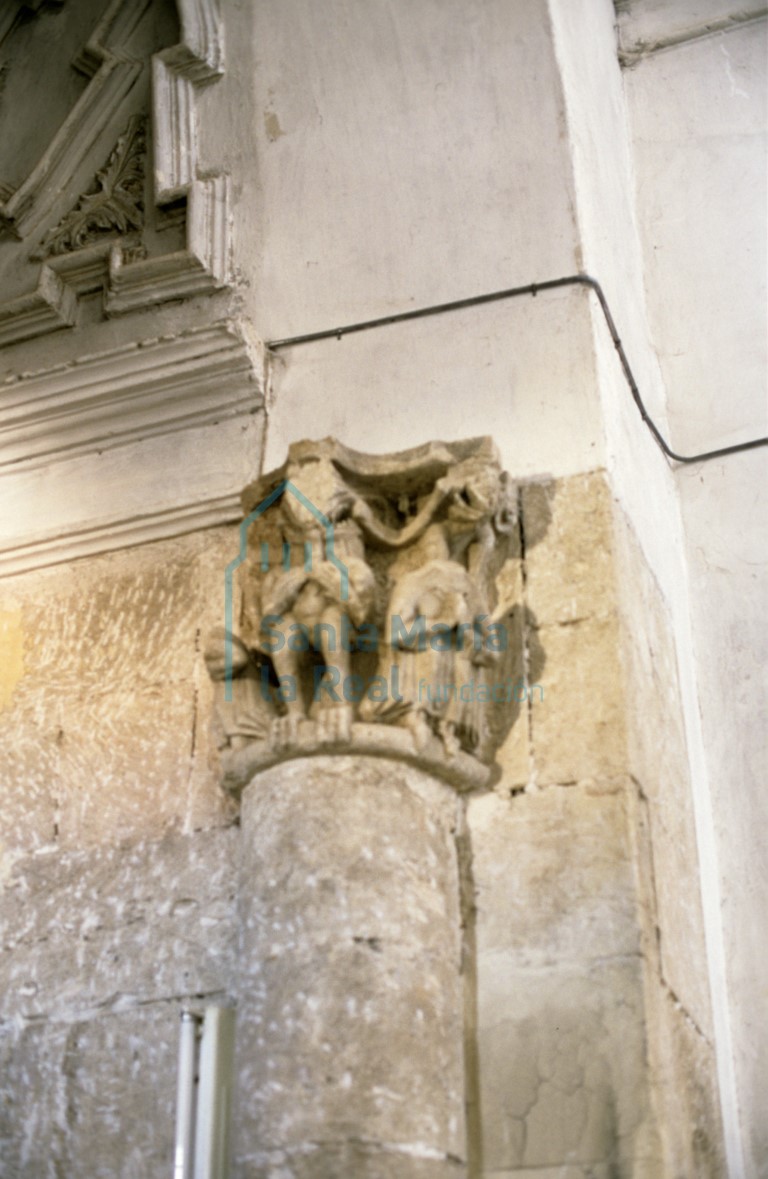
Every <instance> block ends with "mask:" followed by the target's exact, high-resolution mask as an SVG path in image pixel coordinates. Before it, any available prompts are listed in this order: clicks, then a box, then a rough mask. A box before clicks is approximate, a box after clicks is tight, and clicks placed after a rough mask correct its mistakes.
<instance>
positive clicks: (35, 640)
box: [0, 472, 717, 1179]
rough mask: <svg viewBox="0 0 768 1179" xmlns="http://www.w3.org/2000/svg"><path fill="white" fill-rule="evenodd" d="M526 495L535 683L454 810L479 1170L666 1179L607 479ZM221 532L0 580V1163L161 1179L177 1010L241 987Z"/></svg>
mask: <svg viewBox="0 0 768 1179" xmlns="http://www.w3.org/2000/svg"><path fill="white" fill-rule="evenodd" d="M520 505H521V543H520V556H519V558H517V565H516V575H517V577H518V584H519V590H520V595H521V608H520V610H519V611H517V612H516V617H517V623H518V625H519V627H520V629H521V631H522V633H523V635H524V640H525V663H526V667H527V674H528V678H529V681H530V686H531V688H532V687H533V684H538V685H540V688H541V691H540V692H538V691H534V690H532V691H531V693H530V696H531V699H530V700H529V701H528V702H526V703H524V704H523V705H522V706H521V709H520V715H519V717H518V720H517V722H516V724H515V726H514V728H513V729H512V731H511V733H510V735H509V737H508V739H507V741H506V743H505V746H504V748H503V750H502V754H501V757H500V761H501V765H502V770H503V772H502V776H501V779H500V781H499V783H498V785H497V786H496V787H495V788H494V789H493V790H490V791H488V792H486V793H484V794H481V795H477V796H474V797H472V798H471V800H470V803H469V810H468V832H467V835H466V850H467V851H468V852H469V853H470V867H469V871H470V873H471V881H472V885H473V888H474V896H475V911H474V913H471V912H468V913H467V914H465V919H466V926H467V928H466V930H465V937H466V938H467V939H468V942H469V944H470V945H471V946H472V947H473V948H474V949H475V950H476V958H475V967H474V971H472V970H470V972H469V973H470V975H471V974H474V977H468V979H467V982H468V995H469V1003H468V1011H469V1015H468V1018H469V1024H470V1030H472V1027H473V1025H474V1024H476V1031H477V1035H476V1037H473V1036H470V1037H469V1050H468V1059H467V1072H468V1076H469V1086H468V1094H467V1098H468V1107H469V1132H470V1147H471V1149H470V1157H471V1161H472V1166H473V1168H474V1170H473V1172H471V1173H472V1174H474V1175H475V1176H477V1177H479V1176H485V1177H486V1179H508V1177H511V1176H513V1175H514V1176H516V1177H517V1179H523V1177H526V1176H532V1175H534V1174H535V1175H536V1176H537V1179H552V1177H553V1176H554V1175H555V1174H557V1175H560V1176H562V1175H563V1174H567V1176H568V1179H585V1177H586V1176H599V1177H601V1179H602V1177H605V1179H607V1177H608V1176H609V1175H610V1176H617V1175H618V1176H622V1177H623V1176H627V1177H629V1176H633V1179H637V1177H644V1179H645V1177H647V1179H650V1177H651V1176H661V1175H666V1174H667V1173H668V1172H667V1171H666V1170H664V1169H663V1168H662V1164H661V1162H660V1159H659V1143H658V1140H657V1136H656V1133H655V1129H654V1117H653V1111H652V1108H651V1092H650V1086H649V1072H648V1061H649V1050H648V1045H647V1038H646V1017H645V1005H646V1004H647V1003H648V1002H650V1001H651V1000H653V996H654V994H655V992H654V991H653V989H652V988H649V986H648V983H647V969H646V965H645V964H646V962H647V961H648V960H649V954H650V953H651V951H652V947H650V948H649V942H648V937H647V927H648V923H649V922H650V923H651V925H652V924H653V921H654V920H655V917H654V916H653V914H654V913H655V901H654V899H653V897H652V896H651V895H650V893H649V891H648V890H649V888H650V886H649V885H648V884H647V882H645V877H644V876H643V873H642V871H641V872H638V870H637V864H636V862H635V860H636V855H637V852H636V850H635V849H636V847H638V846H640V843H641V840H639V837H638V836H637V831H638V830H642V829H644V828H641V827H640V826H639V824H640V821H641V819H642V795H641V791H640V789H639V787H638V785H637V783H636V782H635V781H634V779H633V777H632V775H631V772H630V765H629V762H628V753H627V749H628V746H627V707H626V696H625V686H624V685H625V671H624V668H623V666H622V663H621V658H620V616H619V609H618V604H617V596H616V592H615V586H614V563H613V556H612V505H611V500H610V494H609V492H608V489H607V485H606V482H605V480H604V477H603V475H602V474H601V473H599V472H596V473H592V474H588V475H579V476H575V477H572V478H569V479H561V480H553V481H551V482H547V483H530V484H525V485H524V486H523V487H522V489H521V492H520ZM235 549H236V529H235V528H231V529H230V528H222V529H211V530H208V531H205V532H201V533H197V534H195V535H192V536H189V537H186V538H183V539H180V540H176V541H168V542H162V543H159V544H156V545H149V546H145V547H144V548H142V549H134V550H124V551H121V552H118V553H113V554H110V555H107V556H104V557H99V558H94V559H88V560H83V561H80V562H76V563H74V564H71V565H69V566H67V567H55V568H51V569H49V570H46V571H43V572H39V573H36V574H30V575H26V576H24V577H18V578H15V579H9V580H8V581H6V582H5V583H4V585H3V591H2V600H1V602H0V609H2V615H1V616H0V617H2V620H3V628H2V631H0V634H2V641H3V644H4V652H7V656H5V657H4V659H3V662H2V666H3V673H4V676H5V680H4V683H3V699H4V701H5V705H4V708H3V711H2V712H0V742H2V765H3V770H2V776H1V778H0V782H1V783H2V785H1V787H0V788H1V789H2V800H3V809H4V813H5V815H6V823H5V824H4V829H5V832H6V845H5V847H4V849H3V861H2V862H3V877H2V878H3V886H4V891H3V897H2V914H3V916H2V920H3V950H2V955H1V956H0V992H2V994H3V995H4V999H3V1007H2V1009H1V1010H0V1021H1V1022H0V1044H2V1052H3V1059H4V1062H5V1063H4V1067H3V1070H2V1077H3V1080H2V1088H3V1094H2V1096H3V1099H4V1101H3V1105H2V1108H3V1111H4V1112H3V1114H2V1115H1V1116H2V1119H3V1121H2V1124H0V1169H2V1172H3V1174H7V1175H9V1176H14V1177H15V1176H19V1177H24V1179H26V1177H32V1176H34V1177H35V1179H38V1177H41V1179H42V1177H45V1176H48V1175H50V1176H52V1177H53V1176H55V1177H57V1179H58V1177H59V1176H63V1175H66V1176H69V1175H75V1174H77V1175H78V1176H82V1177H83V1179H91V1177H97V1176H104V1177H105V1179H106V1176H109V1177H110V1179H122V1177H125V1179H128V1177H129V1176H130V1179H136V1177H137V1176H147V1177H149V1176H151V1177H153V1179H154V1176H161V1175H165V1174H167V1173H168V1168H169V1165H170V1159H171V1150H172V1136H173V1101H174V1086H175V1072H176V1048H177V1035H178V1011H179V1008H180V1005H181V1002H182V1001H183V1000H184V999H188V998H190V997H216V998H218V999H223V998H226V997H230V996H231V993H232V985H233V978H234V952H235V939H236V921H235V891H236V879H235V874H236V870H237V858H238V844H239V829H238V827H237V826H236V814H235V811H234V809H233V807H232V805H231V804H230V803H229V802H227V800H226V799H225V798H224V796H223V795H222V794H221V792H220V790H219V788H218V786H217V767H216V755H215V753H214V752H213V751H212V750H211V748H210V743H209V737H208V723H209V717H210V689H209V687H208V685H207V677H206V675H205V671H204V668H203V666H202V660H201V658H200V656H199V652H198V644H199V636H200V635H201V633H203V632H204V631H205V629H206V628H207V627H208V626H209V625H214V624H216V623H218V622H220V621H221V612H222V610H223V570H224V567H225V565H226V563H227V561H228V560H230V559H231V555H232V553H233V551H235ZM667 671H668V669H666V668H664V667H661V668H660V669H659V674H660V675H661V676H666V675H667ZM659 789H660V791H662V792H663V784H660V787H659ZM638 815H639V818H638ZM638 887H639V888H640V894H639V895H638ZM470 959H471V955H470ZM705 998H706V997H705V996H703V997H702V1003H704V1000H705ZM654 1001H655V1000H654ZM661 1007H662V1013H663V1007H664V1005H663V1003H662V1004H661ZM670 1011H671V1008H670V1010H669V1011H668V1012H667V1016H666V1018H668V1019H671V1020H672V1022H673V1023H674V1022H675V1017H674V1015H672V1014H670ZM659 1018H661V1016H659ZM702 1019H703V1017H702ZM674 1034H675V1035H677V1036H678V1037H682V1038H683V1039H685V1038H686V1036H688V1037H689V1038H690V1035H689V1031H688V1025H687V1023H686V1022H685V1020H681V1019H677V1022H676V1024H675V1029H674ZM698 1044H699V1041H698V1040H697V1039H696V1038H695V1037H694V1039H693V1048H692V1049H691V1050H692V1051H700V1048H699V1047H698ZM657 1067H662V1066H661V1065H659V1066H657ZM566 1166H567V1168H568V1169H567V1170H564V1169H563V1168H564V1167H566ZM679 1173H680V1174H682V1173H684V1172H682V1171H681V1172H679ZM690 1173H691V1174H693V1173H697V1174H699V1173H700V1174H702V1175H708V1174H712V1175H715V1174H716V1173H717V1172H716V1171H715V1170H706V1169H705V1170H701V1171H699V1172H690Z"/></svg>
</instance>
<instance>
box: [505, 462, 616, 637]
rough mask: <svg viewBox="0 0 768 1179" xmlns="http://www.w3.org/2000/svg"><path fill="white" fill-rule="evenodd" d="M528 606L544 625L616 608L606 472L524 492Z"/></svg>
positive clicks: (536, 485) (533, 485)
mask: <svg viewBox="0 0 768 1179" xmlns="http://www.w3.org/2000/svg"><path fill="white" fill-rule="evenodd" d="M521 501H522V527H523V535H524V537H525V576H526V604H527V606H528V608H529V609H530V610H531V611H532V612H533V614H534V616H535V618H536V619H537V622H538V624H539V626H548V625H551V624H552V623H556V622H558V623H564V622H569V623H573V622H577V621H579V620H580V619H583V618H594V617H602V616H603V615H605V614H610V613H612V612H613V611H614V610H615V608H616V594H615V589H614V570H613V552H612V547H613V546H612V520H611V494H610V490H609V488H608V484H607V482H606V477H605V474H604V473H603V472H602V471H592V472H590V473H589V474H585V475H572V476H571V477H570V478H568V479H556V480H552V481H551V482H548V483H527V484H524V485H523V487H522V489H521Z"/></svg>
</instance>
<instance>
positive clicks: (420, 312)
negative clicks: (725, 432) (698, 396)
mask: <svg viewBox="0 0 768 1179" xmlns="http://www.w3.org/2000/svg"><path fill="white" fill-rule="evenodd" d="M574 285H580V286H585V287H589V288H590V290H592V291H594V292H595V294H596V295H597V299H598V302H599V304H600V307H601V310H602V312H603V316H604V318H605V322H606V325H607V327H608V331H609V332H610V334H611V339H612V340H613V344H614V347H615V349H616V351H617V353H618V356H619V360H620V361H621V367H622V370H623V372H624V376H625V378H626V381H627V385H628V386H629V391H630V393H631V394H632V400H633V401H634V403H635V405H636V406H637V408H638V410H639V411H640V417H641V418H642V419H643V421H644V422H645V424H646V426H647V427H648V429H649V430H650V432H651V434H652V435H653V438H654V440H655V441H656V442H657V444H658V445H659V446H660V447H661V449H662V451H663V452H664V454H665V455H667V457H668V458H671V459H674V461H675V462H677V463H701V462H705V461H706V460H707V459H713V458H720V457H721V456H722V455H725V454H736V453H737V452H738V451H740V450H754V449H756V448H757V447H758V446H768V437H766V438H752V439H751V440H750V441H749V442H737V443H736V445H735V446H721V447H719V448H718V449H717V450H705V451H703V452H702V454H689V455H685V454H677V453H676V451H674V450H672V449H671V448H670V447H669V446H668V445H667V442H666V441H665V439H664V438H663V437H662V435H661V433H660V432H659V429H658V427H657V426H656V423H655V422H654V421H653V419H652V418H651V416H650V414H649V413H648V410H647V409H646V408H645V405H644V403H643V399H642V397H641V396H640V390H639V388H638V386H637V381H636V380H635V377H634V374H633V372H632V369H631V368H630V364H629V361H628V360H627V354H626V352H625V351H624V345H623V344H622V342H621V337H620V336H619V333H618V331H617V330H616V324H615V323H614V320H613V316H612V315H611V311H610V308H609V306H608V300H607V299H606V297H605V294H604V293H603V288H602V287H601V286H600V283H599V282H598V281H597V279H596V278H592V277H591V276H590V275H588V274H571V275H568V276H567V277H566V278H551V279H548V280H547V281H546V282H532V283H528V285H527V286H524V287H508V288H507V290H504V291H491V292H489V293H488V294H486V295H473V296H472V297H471V298H469V299H455V300H454V301H453V302H451V303H436V304H434V305H433V306H431V307H418V308H416V310H414V311H400V312H398V313H397V314H396V315H382V316H381V317H380V318H378V319H366V320H362V321H361V322H360V323H348V324H345V325H344V326H343V327H338V328H329V329H326V330H325V331H322V332H308V333H307V334H306V335H304V336H290V337H287V338H286V339H284V340H271V341H270V342H269V343H268V344H267V347H268V348H270V349H271V350H272V351H273V352H277V351H279V350H280V349H281V348H293V347H295V346H296V345H297V344H311V343H313V342H314V341H315V340H330V339H333V338H334V337H335V338H336V339H337V340H340V339H341V338H342V336H349V335H351V334H352V333H353V332H367V331H370V330H371V329H373V328H380V327H388V326H389V324H393V323H405V322H406V320H409V319H424V318H425V317H426V316H428V315H442V314H443V313H444V312H446V311H461V310H462V309H463V308H465V307H478V306H480V305H481V304H482V303H496V302H498V301H499V300H500V299H514V298H516V297H517V296H518V295H534V296H535V295H537V294H538V293H539V291H552V290H555V288H557V287H570V286H574Z"/></svg>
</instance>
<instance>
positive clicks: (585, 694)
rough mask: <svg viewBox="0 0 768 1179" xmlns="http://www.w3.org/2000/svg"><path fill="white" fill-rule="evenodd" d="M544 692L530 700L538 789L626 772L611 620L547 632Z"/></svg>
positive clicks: (619, 678) (543, 637)
mask: <svg viewBox="0 0 768 1179" xmlns="http://www.w3.org/2000/svg"><path fill="white" fill-rule="evenodd" d="M538 634H539V640H540V642H541V646H542V648H543V651H544V660H545V662H544V668H543V673H542V676H541V680H540V683H541V692H537V691H533V692H532V694H531V725H532V735H531V741H532V746H533V759H534V767H535V774H536V782H537V783H538V785H540V786H541V785H546V784H548V783H550V782H561V783H565V782H578V781H581V780H582V779H584V778H597V779H599V778H606V777H611V776H614V775H621V774H623V773H625V771H626V761H627V758H626V733H625V705H624V681H623V672H622V668H621V664H620V660H619V647H618V644H619V633H618V623H617V619H616V616H615V615H608V616H607V617H605V618H593V619H589V620H587V621H585V622H577V623H574V624H573V625H572V626H570V625H569V626H546V627H542V628H541V629H540V630H539V632H538Z"/></svg>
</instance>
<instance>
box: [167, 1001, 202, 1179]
mask: <svg viewBox="0 0 768 1179" xmlns="http://www.w3.org/2000/svg"><path fill="white" fill-rule="evenodd" d="M199 1021H200V1017H199V1016H198V1015H195V1014H194V1013H193V1012H191V1011H182V1013H181V1034H180V1037H179V1081H178V1088H177V1091H176V1141H175V1146H174V1152H173V1179H194V1166H195V1160H194V1144H195V1105H196V1096H197V1094H196V1084H195V1082H196V1072H197V1028H198V1023H199Z"/></svg>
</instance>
